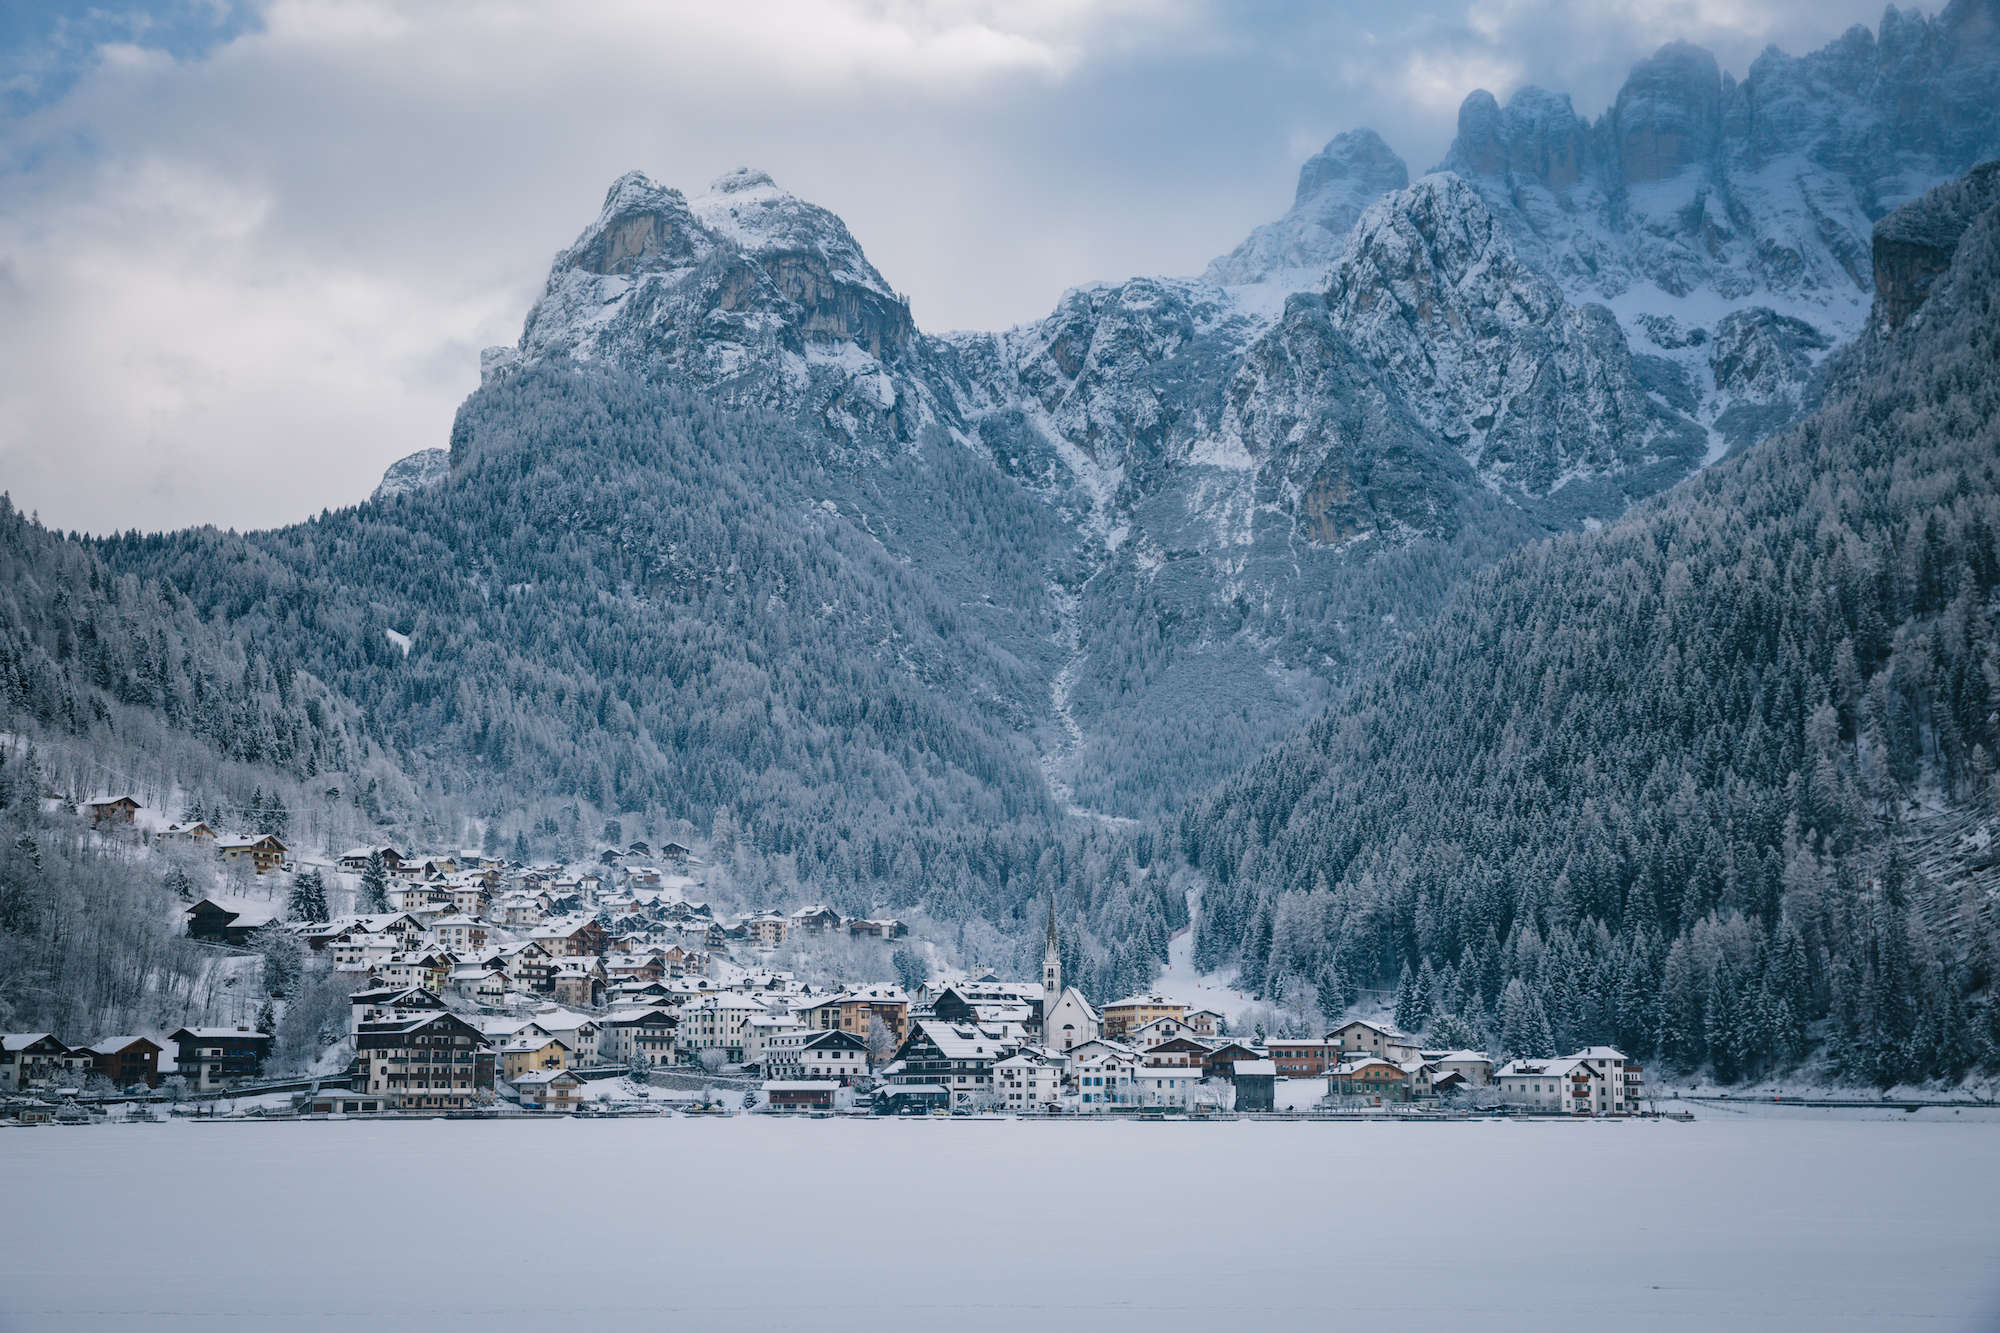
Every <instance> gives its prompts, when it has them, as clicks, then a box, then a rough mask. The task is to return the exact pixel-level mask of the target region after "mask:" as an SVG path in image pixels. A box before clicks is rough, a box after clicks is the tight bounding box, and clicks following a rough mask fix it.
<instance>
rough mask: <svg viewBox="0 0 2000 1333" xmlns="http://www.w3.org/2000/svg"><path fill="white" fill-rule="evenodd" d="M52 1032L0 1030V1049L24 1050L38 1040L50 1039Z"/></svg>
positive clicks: (53, 1036) (51, 1038) (53, 1035)
mask: <svg viewBox="0 0 2000 1333" xmlns="http://www.w3.org/2000/svg"><path fill="white" fill-rule="evenodd" d="M54 1039H55V1034H54V1033H52V1032H0V1051H25V1050H27V1049H28V1047H30V1046H33V1045H34V1044H35V1043H36V1042H38V1041H52V1040H54Z"/></svg>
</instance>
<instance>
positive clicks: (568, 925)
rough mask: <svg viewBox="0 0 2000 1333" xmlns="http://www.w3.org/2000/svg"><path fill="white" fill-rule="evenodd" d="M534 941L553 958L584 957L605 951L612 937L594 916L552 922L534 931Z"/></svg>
mask: <svg viewBox="0 0 2000 1333" xmlns="http://www.w3.org/2000/svg"><path fill="white" fill-rule="evenodd" d="M533 938H534V942H535V943H536V944H538V945H540V946H541V947H542V948H543V949H544V950H546V951H547V953H548V955H549V957H551V958H582V957H586V956H590V955H596V954H601V953H603V952H604V946H605V943H606V942H607V941H608V940H609V939H610V938H611V937H610V935H609V934H607V933H606V931H605V929H604V927H603V926H600V925H598V924H597V922H596V920H595V919H594V918H592V917H582V918H572V919H571V920H567V921H559V922H551V923H550V924H549V925H546V926H543V927H540V928H539V929H537V930H536V931H535V932H534V937H533Z"/></svg>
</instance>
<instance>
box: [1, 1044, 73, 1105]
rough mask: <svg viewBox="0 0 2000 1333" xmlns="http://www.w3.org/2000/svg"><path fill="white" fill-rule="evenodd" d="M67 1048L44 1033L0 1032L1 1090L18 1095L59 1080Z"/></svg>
mask: <svg viewBox="0 0 2000 1333" xmlns="http://www.w3.org/2000/svg"><path fill="white" fill-rule="evenodd" d="M68 1053H69V1047H67V1046H65V1045H63V1044H62V1043H61V1042H60V1041H57V1040H56V1038H55V1037H54V1036H53V1035H51V1034H50V1033H47V1032H0V1091H4V1092H19V1091H21V1089H23V1088H32V1087H35V1086H37V1085H39V1084H43V1083H47V1082H50V1081H51V1080H54V1079H59V1078H61V1077H62V1075H63V1073H64V1071H65V1068H66V1066H65V1065H64V1062H63V1057H64V1056H65V1055H67V1054H68Z"/></svg>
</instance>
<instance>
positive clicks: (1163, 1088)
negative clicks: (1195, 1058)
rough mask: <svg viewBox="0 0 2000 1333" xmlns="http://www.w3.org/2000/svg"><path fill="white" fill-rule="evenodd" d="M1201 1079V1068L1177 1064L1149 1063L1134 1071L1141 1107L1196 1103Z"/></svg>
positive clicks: (1136, 1098)
mask: <svg viewBox="0 0 2000 1333" xmlns="http://www.w3.org/2000/svg"><path fill="white" fill-rule="evenodd" d="M1200 1082H1201V1070H1200V1069H1199V1068H1198V1067H1197V1068H1192V1069H1190V1068H1187V1067H1185V1066H1176V1065H1145V1064H1142V1065H1140V1066H1139V1067H1138V1068H1136V1069H1134V1070H1132V1092H1133V1100H1134V1101H1135V1102H1136V1103H1137V1104H1138V1105H1140V1106H1177V1107H1180V1108H1181V1109H1183V1110H1185V1109H1187V1108H1189V1107H1191V1106H1193V1105H1194V1091H1195V1087H1196V1085H1197V1084H1199V1083H1200Z"/></svg>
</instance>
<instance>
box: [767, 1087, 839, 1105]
mask: <svg viewBox="0 0 2000 1333" xmlns="http://www.w3.org/2000/svg"><path fill="white" fill-rule="evenodd" d="M839 1091H840V1085H839V1084H838V1083H833V1082H829V1081H827V1080H824V1079H770V1080H767V1081H766V1082H765V1084H764V1095H765V1096H766V1097H768V1098H769V1099H770V1104H771V1109H772V1110H773V1111H789V1112H800V1111H831V1110H832V1109H833V1101H834V1097H835V1096H836V1095H837V1094H838V1093H839Z"/></svg>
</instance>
